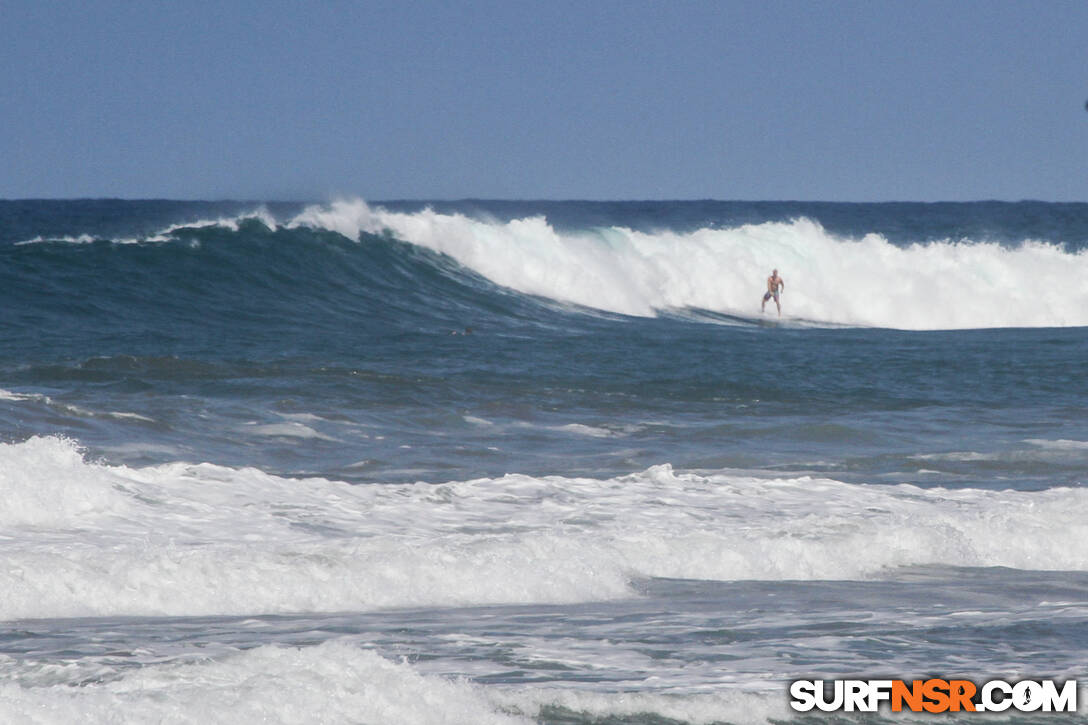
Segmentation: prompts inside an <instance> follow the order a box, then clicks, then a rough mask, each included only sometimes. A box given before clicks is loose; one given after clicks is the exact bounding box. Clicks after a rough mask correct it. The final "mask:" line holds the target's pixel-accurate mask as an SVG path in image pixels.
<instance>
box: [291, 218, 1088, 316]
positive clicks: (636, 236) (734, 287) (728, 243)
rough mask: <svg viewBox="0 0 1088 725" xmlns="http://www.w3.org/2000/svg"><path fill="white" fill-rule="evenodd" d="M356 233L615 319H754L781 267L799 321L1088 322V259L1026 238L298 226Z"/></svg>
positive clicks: (777, 228)
mask: <svg viewBox="0 0 1088 725" xmlns="http://www.w3.org/2000/svg"><path fill="white" fill-rule="evenodd" d="M288 226H311V227H319V228H323V229H329V230H332V231H336V232H338V233H340V234H343V235H344V236H346V237H349V238H352V239H358V238H360V235H361V234H364V233H366V234H378V233H383V232H391V233H392V234H394V235H395V236H396V237H397V238H398V239H401V240H404V241H407V242H410V243H412V244H417V245H420V246H423V247H426V248H428V249H431V250H434V251H436V252H440V253H442V254H445V255H449V256H450V257H452V258H453V259H455V260H457V261H458V262H459V263H461V264H462V265H464V266H466V267H468V268H470V269H472V270H474V271H475V272H477V273H479V274H481V275H483V276H484V277H486V278H487V279H489V280H491V281H493V282H495V283H496V284H499V285H502V286H504V287H509V288H511V289H515V290H518V291H519V292H523V293H526V294H531V295H538V296H541V297H547V298H550V299H554V300H558V301H562V302H569V303H573V304H577V305H582V306H585V307H590V308H597V309H602V310H605V311H609V312H616V313H622V314H626V315H636V316H652V315H655V314H656V313H657V312H658V311H662V310H669V309H684V308H696V309H701V310H708V311H712V312H718V313H726V314H732V315H740V316H743V317H747V318H751V317H754V316H755V315H756V313H757V305H758V303H759V297H760V295H762V293H763V280H764V278H765V277H766V276H767V275H768V273H769V271H770V270H771V268H777V269H779V270H780V271H781V274H782V275H783V277H784V278H785V279H786V283H787V286H786V290H785V294H784V295H783V301H784V304H785V309H786V313H787V315H788V316H790V317H795V318H803V319H805V320H809V321H817V322H826V323H832V324H846V325H859V326H871V327H888V328H900V329H956V328H988V327H1052V326H1053V327H1061V326H1083V325H1088V290H1085V289H1082V288H1081V287H1078V286H1077V285H1075V284H1070V283H1069V281H1070V280H1072V279H1079V278H1082V277H1084V276H1085V274H1086V273H1088V254H1085V253H1084V252H1081V253H1069V252H1067V251H1065V250H1064V249H1063V248H1062V247H1061V246H1059V245H1056V244H1051V243H1043V242H1025V243H1023V244H1020V245H1019V246H1016V247H1012V248H1010V247H1007V246H1003V245H999V244H994V243H972V242H966V241H952V240H949V241H943V242H931V243H926V244H913V245H909V246H896V245H894V244H892V243H890V242H889V241H888V240H887V239H885V238H884V237H882V236H879V235H876V234H869V235H867V236H865V237H863V238H860V239H845V238H839V237H836V236H834V235H831V234H829V233H827V232H826V231H825V230H824V229H823V227H822V226H820V224H818V223H816V222H814V221H811V220H809V219H803V218H802V219H797V220H795V221H792V222H788V223H786V222H767V223H763V224H750V225H744V226H740V227H737V228H732V229H710V228H704V229H699V230H696V231H694V232H687V233H677V232H672V231H659V232H654V233H650V232H643V231H636V230H632V229H627V228H623V227H609V228H600V229H594V230H585V231H583V232H580V233H569V232H567V233H561V232H558V231H557V230H556V229H555V228H554V227H552V226H551V225H550V224H549V223H548V221H547V220H546V219H545V218H544V217H532V218H525V219H515V220H512V221H509V222H497V221H493V220H492V221H489V220H481V219H474V218H470V217H467V216H464V215H461V214H440V213H437V212H435V211H433V210H430V209H427V210H424V211H421V212H416V213H399V212H390V211H387V210H384V209H382V208H380V207H374V208H371V207H370V206H368V205H367V204H366V203H365V202H362V201H350V202H349V201H344V202H338V203H334V204H331V205H328V206H319V207H311V208H309V209H306V210H305V211H304V212H302V213H301V214H299V215H298V216H297V217H295V218H294V219H293V220H291V221H290V222H289V223H288Z"/></svg>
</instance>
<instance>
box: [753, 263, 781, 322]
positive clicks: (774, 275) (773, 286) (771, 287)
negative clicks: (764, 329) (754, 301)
mask: <svg viewBox="0 0 1088 725" xmlns="http://www.w3.org/2000/svg"><path fill="white" fill-rule="evenodd" d="M785 289H786V283H785V282H784V281H783V280H782V278H781V277H779V276H778V270H777V269H772V270H771V276H770V277H768V278H767V292H766V293H765V294H764V295H763V304H762V305H760V307H759V311H760V312H766V311H767V300H769V299H771V298H772V297H773V298H774V303H775V304H776V305H777V306H778V316H779V317H781V316H782V303H781V302H779V301H778V296H779V295H780V294H782V291H783V290H785Z"/></svg>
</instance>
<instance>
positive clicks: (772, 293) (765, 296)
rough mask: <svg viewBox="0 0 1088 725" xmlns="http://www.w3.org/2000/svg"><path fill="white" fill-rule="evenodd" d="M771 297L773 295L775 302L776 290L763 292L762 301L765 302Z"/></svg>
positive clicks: (776, 299)
mask: <svg viewBox="0 0 1088 725" xmlns="http://www.w3.org/2000/svg"><path fill="white" fill-rule="evenodd" d="M772 297H774V301H775V302H778V293H777V292H766V293H764V295H763V301H764V302H766V301H767V300H769V299H771V298H772Z"/></svg>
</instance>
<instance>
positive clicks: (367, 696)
mask: <svg viewBox="0 0 1088 725" xmlns="http://www.w3.org/2000/svg"><path fill="white" fill-rule="evenodd" d="M0 673H2V678H0V721H2V722H5V723H16V722H17V723H35V724H40V725H62V724H63V725H68V723H75V722H79V723H88V724H89V725H93V724H94V723H146V722H156V723H163V724H164V725H167V724H169V723H191V722H205V723H212V724H214V723H224V724H229V725H237V724H239V723H243V724H244V723H258V722H278V723H279V722H283V723H286V722H298V723H309V722H323V723H360V722H365V723H398V725H401V724H402V725H463V724H464V723H473V724H477V723H478V724H479V725H515V724H522V723H524V724H525V725H528V724H529V723H532V722H537V721H538V718H539V715H540V713H541V710H542V709H543V708H545V707H549V708H556V707H559V708H564V709H566V710H568V711H571V712H574V713H581V714H589V715H592V716H597V717H613V718H615V717H631V716H634V715H639V714H643V713H652V714H654V715H656V716H657V717H659V718H672V719H677V720H682V721H684V722H691V723H712V722H722V721H727V722H736V723H763V722H767V720H768V719H769V718H773V717H777V718H783V717H785V716H786V715H787V712H786V703H785V700H784V699H783V697H782V690H781V685H780V683H774V684H773V687H774V689H773V690H771V691H764V692H759V691H748V690H744V689H737V688H733V687H728V688H717V689H716V690H715V691H713V692H697V693H685V694H678V693H669V692H653V691H642V692H607V691H599V690H596V691H595V690H589V689H575V688H560V687H525V686H503V685H497V686H496V685H491V686H483V685H479V684H475V683H472V682H469V681H467V680H464V679H451V678H448V677H443V676H440V675H435V674H426V673H421V672H419V671H418V670H417V669H416V668H414V667H412V666H411V665H409V664H407V663H404V662H392V661H390V660H388V659H385V658H383V657H381V656H380V655H378V654H377V653H375V652H373V651H371V650H368V649H363V648H361V647H359V646H358V645H357V644H355V643H352V642H350V641H349V640H332V641H329V642H325V643H323V644H319V645H315V646H310V647H302V648H298V647H282V646H274V645H265V646H261V647H256V648H254V649H251V650H246V651H237V652H233V653H228V654H225V655H219V656H216V657H214V658H213V659H200V660H195V661H194V660H191V659H186V660H178V661H174V662H166V663H155V664H147V665H144V666H142V667H138V668H118V667H117V666H116V665H113V664H109V663H103V662H101V661H95V660H76V661H72V662H70V663H64V664H60V663H49V664H46V663H37V662H35V661H34V660H33V659H31V658H28V659H23V660H14V659H11V658H7V657H4V656H2V655H0Z"/></svg>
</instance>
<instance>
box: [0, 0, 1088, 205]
mask: <svg viewBox="0 0 1088 725" xmlns="http://www.w3.org/2000/svg"><path fill="white" fill-rule="evenodd" d="M1086 30H1088V3H1084V2H1058V1H1053V0H1051V1H1047V2H1026V1H1025V2H996V1H995V2H970V1H969V2H880V1H876V0H873V1H869V2H799V1H798V2H756V1H755V0H752V1H751V2H685V1H681V0H677V1H675V2H655V3H647V2H637V1H624V2H592V1H586V0H581V1H579V2H566V1H565V0H559V1H554V0H552V1H549V2H519V1H516V0H512V1H509V2H465V3H454V2H448V3H438V2H435V3H430V2H405V1H401V2H312V3H307V2H301V1H299V2H280V1H278V0H264V1H262V2H240V1H239V2H229V0H228V1H226V2H174V3H168V2H162V3H159V2H150V3H145V2H135V1H131V2H118V1H115V0H96V2H93V3H77V2H49V1H48V0H46V1H42V0H6V1H5V2H3V3H0V55H2V56H3V58H4V63H3V72H2V75H0V198H26V197H53V198H57V197H61V198H63V197H102V196H116V197H128V198H149V197H167V198H185V199H222V198H233V199H300V200H325V199H329V198H333V197H341V196H359V197H363V198H366V199H371V200H380V199H394V198H413V199H458V198H465V197H478V198H508V199H525V198H536V199H571V198H579V199H696V198H698V199H703V198H716V199H775V200H777V199H805V200H830V201H882V200H920V201H931V200H971V199H1008V200H1018V199H1025V198H1030V199H1043V200H1052V201H1084V200H1088V173H1086V162H1088V112H1086V111H1085V101H1086V100H1088V41H1086V39H1085V31H1086Z"/></svg>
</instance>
